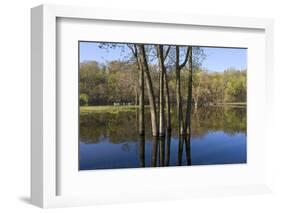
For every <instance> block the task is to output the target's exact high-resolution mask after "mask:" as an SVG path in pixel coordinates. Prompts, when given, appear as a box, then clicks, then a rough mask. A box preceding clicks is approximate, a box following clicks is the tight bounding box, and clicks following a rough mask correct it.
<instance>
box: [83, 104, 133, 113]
mask: <svg viewBox="0 0 281 213" xmlns="http://www.w3.org/2000/svg"><path fill="white" fill-rule="evenodd" d="M137 109H138V106H135V105H131V106H81V107H80V113H105V112H107V113H119V112H134V111H136V110H137Z"/></svg>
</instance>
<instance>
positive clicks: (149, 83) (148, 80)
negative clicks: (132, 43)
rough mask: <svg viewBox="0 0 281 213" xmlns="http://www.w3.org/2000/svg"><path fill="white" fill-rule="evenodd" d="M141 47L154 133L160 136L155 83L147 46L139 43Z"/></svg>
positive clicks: (139, 47) (141, 61)
mask: <svg viewBox="0 0 281 213" xmlns="http://www.w3.org/2000/svg"><path fill="white" fill-rule="evenodd" d="M137 47H138V49H139V55H140V57H139V59H140V64H141V68H142V69H143V70H144V73H145V74H146V78H145V80H146V86H147V94H148V100H149V104H150V114H151V126H152V135H153V136H158V125H157V124H158V122H157V109H156V103H155V95H154V90H153V84H152V80H151V76H150V72H149V68H148V63H147V58H146V52H145V47H144V45H143V44H138V45H137Z"/></svg>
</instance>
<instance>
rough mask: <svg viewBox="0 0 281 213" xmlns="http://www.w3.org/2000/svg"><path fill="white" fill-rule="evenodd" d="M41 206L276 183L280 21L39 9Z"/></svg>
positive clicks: (224, 191)
mask: <svg viewBox="0 0 281 213" xmlns="http://www.w3.org/2000/svg"><path fill="white" fill-rule="evenodd" d="M31 25H32V30H31V42H32V47H31V54H32V119H31V120H32V147H31V155H32V156H31V157H32V159H31V168H32V172H31V178H32V179H31V199H32V203H33V204H35V205H37V206H40V207H44V208H45V207H57V206H75V205H91V204H99V203H117V202H139V201H144V200H166V199H178V198H183V197H184V198H188V197H196V196H214V195H219V196H221V195H233V194H237V195H240V194H253V193H265V192H270V170H269V169H268V168H269V165H268V161H267V159H268V158H267V152H266V150H267V147H268V146H270V144H269V143H270V131H271V130H270V129H271V126H272V122H271V119H272V114H271V113H270V110H271V109H272V107H273V106H272V105H273V104H272V103H273V102H272V95H271V90H272V87H273V85H272V83H271V82H272V79H273V77H274V76H273V62H272V58H273V57H272V56H273V33H272V31H273V22H272V20H270V19H255V18H240V17H216V16H202V15H200V16H199V15H198V16H197V15H188V14H169V15H167V14H161V13H159V12H147V11H122V10H110V9H100V8H83V7H69V6H53V5H42V6H38V7H35V8H33V9H32V10H31Z"/></svg>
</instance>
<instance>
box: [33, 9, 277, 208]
mask: <svg viewBox="0 0 281 213" xmlns="http://www.w3.org/2000/svg"><path fill="white" fill-rule="evenodd" d="M61 18H63V19H68V20H74V19H75V20H82V21H83V20H87V21H88V22H89V21H91V20H98V21H100V22H103V21H104V22H106V21H109V22H110V21H113V22H118V24H119V25H120V26H122V23H128V22H129V23H135V24H142V25H143V26H144V27H145V25H149V24H153V25H154V26H164V27H165V28H167V29H169V28H172V27H178V26H179V27H183V28H184V27H185V26H195V28H196V27H199V28H200V29H202V30H206V29H212V30H216V29H218V30H219V29H222V30H223V31H228V32H232V31H234V30H236V31H239V30H249V31H251V30H253V31H257V32H261V33H262V37H261V38H260V39H261V40H259V41H262V46H263V47H264V48H262V49H259V50H262V52H261V53H259V54H260V55H259V59H261V60H259V61H260V62H259V63H261V65H262V66H261V67H260V68H257V69H260V75H259V74H257V75H258V76H259V77H257V78H256V82H257V83H256V84H258V82H261V83H262V85H263V86H261V87H260V88H259V91H260V92H261V94H263V95H262V97H261V102H262V103H260V106H259V107H254V106H253V104H254V103H257V102H258V100H257V99H254V98H253V99H252V100H251V103H252V104H251V103H250V105H249V107H250V109H253V110H254V108H256V109H255V110H256V111H255V112H257V113H261V112H265V109H266V111H269V112H270V109H272V107H273V106H272V105H273V104H272V103H273V100H272V95H271V94H270V91H271V90H272V88H273V85H272V82H273V80H272V79H273V78H274V73H273V61H272V60H273V21H272V20H270V19H256V18H241V17H216V16H203V15H188V14H169V15H167V14H161V13H159V12H151V11H150V12H148V11H122V10H112V9H106V8H105V9H101V8H84V7H74V6H54V5H41V6H38V7H35V8H32V10H31V27H32V29H31V43H32V45H31V58H32V62H31V65H32V66H31V69H32V70H31V74H32V77H31V78H32V79H31V81H32V88H31V90H32V91H31V93H32V94H31V97H32V103H31V112H32V118H31V131H32V132H31V140H32V141H31V201H32V203H33V204H35V205H37V206H40V207H43V208H47V207H60V206H75V205H91V204H98V203H115V202H129V201H132V202H137V201H143V200H163V199H177V198H183V197H194V196H206V195H232V194H251V193H263V192H269V191H270V181H269V180H270V178H269V177H270V171H269V169H268V168H270V166H269V165H268V161H266V151H263V149H264V150H265V147H267V146H269V145H270V144H269V143H270V140H269V135H270V131H271V129H272V128H271V125H272V122H271V119H272V116H273V115H272V114H271V113H267V114H265V113H264V115H263V116H262V118H261V119H262V121H263V125H264V126H265V127H266V128H265V131H264V132H259V131H257V132H256V137H255V135H251V132H253V131H251V129H259V130H261V126H250V140H252V141H254V140H261V145H260V147H261V148H257V150H256V151H255V150H254V151H253V152H255V154H254V157H255V159H256V160H257V162H261V161H262V162H263V161H265V162H264V163H262V166H260V168H253V171H254V172H252V173H251V172H249V176H247V178H246V176H245V179H243V178H241V180H239V181H237V182H233V184H232V183H231V180H230V182H225V183H223V182H219V181H218V182H219V183H216V184H214V185H212V184H210V185H208V184H205V185H204V184H203V185H202V187H199V186H198V185H196V184H195V187H191V186H190V185H186V186H183V187H179V186H178V185H172V184H170V185H168V187H167V188H166V189H165V190H161V189H160V188H161V186H163V187H164V185H163V184H164V182H165V178H166V179H167V178H176V177H177V175H178V176H179V175H182V177H186V175H187V174H186V170H185V168H184V167H181V168H176V167H174V168H171V169H170V168H169V170H163V169H160V170H153V169H148V170H146V171H145V172H144V171H141V170H135V169H132V170H130V171H128V170H127V171H124V170H123V171H114V172H113V171H107V172H106V174H102V173H99V174H97V173H91V174H90V173H88V174H87V173H84V174H83V176H84V177H83V179H79V180H78V179H77V180H75V179H74V178H73V179H72V178H70V181H69V183H68V185H66V186H67V187H71V185H73V189H69V191H71V190H74V191H77V190H78V188H75V187H74V185H75V183H74V182H71V181H81V180H83V181H86V182H87V181H89V178H88V177H90V178H91V179H92V178H95V175H96V176H99V177H98V178H99V180H100V179H104V178H109V175H114V176H115V177H117V178H119V179H120V178H121V176H122V175H123V174H121V173H124V172H125V173H127V175H128V176H127V177H126V178H125V180H126V179H127V180H129V175H134V174H136V175H135V176H136V178H137V180H138V181H142V180H141V178H143V175H146V176H147V175H148V176H149V177H150V178H151V180H152V181H155V180H153V177H154V176H159V175H160V176H163V178H164V179H163V181H162V182H160V183H159V184H158V185H157V187H154V186H152V187H151V191H149V192H147V191H146V192H145V191H141V187H143V185H142V184H139V188H135V189H132V187H131V186H132V184H129V186H127V187H126V186H124V187H125V188H127V189H121V188H116V189H110V188H108V189H104V190H103V189H98V188H96V189H97V191H96V193H95V194H88V193H86V190H87V187H85V186H84V190H81V192H79V193H77V194H75V193H68V194H67V193H66V194H60V193H59V192H58V191H59V190H58V189H59V188H60V187H59V185H61V184H64V182H65V179H61V178H60V175H59V174H60V172H62V171H63V172H64V169H63V168H62V166H59V162H58V161H59V159H61V157H60V154H61V153H60V152H59V151H58V144H57V140H58V134H59V132H58V131H57V120H58V116H59V115H58V110H57V109H58V101H57V92H58V88H59V86H60V85H59V84H60V81H58V79H57V70H58V69H59V68H58V61H57V56H58V54H57V51H58V49H59V47H58V45H59V44H58V42H57V36H58V20H60V19H61ZM167 29H166V30H167ZM234 36H235V35H234ZM124 39H125V40H126V38H124ZM148 39H149V38H148ZM163 42H164V41H163ZM263 42H264V43H263ZM210 45H211V43H210ZM237 45H238V44H237ZM253 45H254V43H253ZM250 75H251V76H252V78H253V79H254V77H253V76H254V75H253V73H252V74H250ZM263 77H264V78H263ZM254 86H255V85H254V84H252V83H250V94H249V95H251V94H252V95H253V94H254V93H253V90H252V89H251V88H253V87H254ZM256 86H258V85H256ZM251 91H252V92H251ZM251 105H252V107H251ZM248 110H249V109H248ZM253 114H254V111H253V112H252V113H250V115H249V117H248V120H249V121H250V124H251V123H253V125H258V124H254V123H256V122H254V116H253ZM74 122H76V121H74ZM77 131H78V130H77ZM253 134H254V133H253ZM252 136H253V137H252ZM259 136H262V139H259V138H258V137H259ZM250 142H251V141H250ZM258 149H259V150H258ZM77 154H78V153H77ZM261 154H262V155H261ZM70 158H71V159H72V160H74V158H73V156H72V157H71V156H70ZM63 163H65V162H63ZM63 165H65V164H63ZM254 166H256V165H254ZM242 167H243V166H242ZM242 167H238V166H229V167H227V168H226V170H227V171H228V172H229V174H231V172H233V174H235V172H236V173H237V172H240V171H241V169H242V170H246V171H247V170H251V168H250V167H249V168H248V167H243V168H242ZM222 169H223V168H222V166H220V167H216V168H215V167H206V168H205V170H206V171H207V172H209V173H212V171H216V172H218V173H220V171H221V170H222ZM196 170H197V171H196ZM196 170H194V169H193V170H192V171H191V172H190V173H189V174H188V175H190V176H192V177H193V179H196V178H198V177H199V175H200V174H201V175H202V174H204V173H202V170H201V169H196ZM198 170H201V171H198ZM77 172H78V171H77ZM257 174H259V175H260V176H261V177H255V176H254V175H257ZM120 175H121V176H120ZM237 175H239V174H237ZM85 176H88V177H86V178H85ZM241 177H243V175H241ZM250 177H252V178H255V180H253V183H252V184H250V181H249V178H250ZM122 178H124V177H123V176H122ZM138 178H139V179H138ZM119 179H118V180H119ZM246 179H247V180H246ZM61 181H63V183H62V182H61ZM143 182H145V180H143ZM214 182H215V181H214ZM138 183H139V182H138ZM183 185H184V184H183ZM77 187H79V188H83V186H82V185H77ZM96 187H97V186H96ZM153 187H154V188H153ZM90 188H91V187H90ZM90 188H89V189H88V190H92V189H90ZM144 189H146V190H147V188H145V187H144ZM111 190H112V191H111ZM134 191H135V192H134ZM120 193H121V195H120ZM167 194H169V195H167Z"/></svg>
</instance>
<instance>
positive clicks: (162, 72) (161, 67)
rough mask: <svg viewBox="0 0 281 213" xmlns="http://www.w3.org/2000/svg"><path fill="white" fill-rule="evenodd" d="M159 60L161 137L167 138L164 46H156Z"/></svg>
mask: <svg viewBox="0 0 281 213" xmlns="http://www.w3.org/2000/svg"><path fill="white" fill-rule="evenodd" d="M156 49H157V58H158V63H159V70H160V74H159V136H165V116H164V115H165V113H164V104H165V101H164V75H165V65H164V53H163V46H162V45H156Z"/></svg>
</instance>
